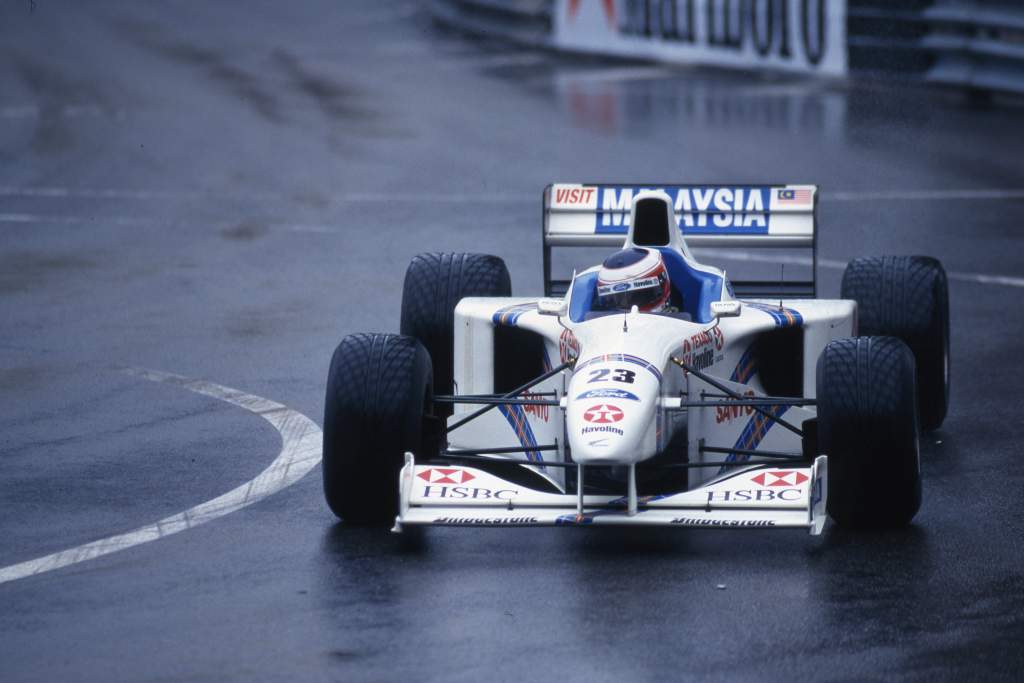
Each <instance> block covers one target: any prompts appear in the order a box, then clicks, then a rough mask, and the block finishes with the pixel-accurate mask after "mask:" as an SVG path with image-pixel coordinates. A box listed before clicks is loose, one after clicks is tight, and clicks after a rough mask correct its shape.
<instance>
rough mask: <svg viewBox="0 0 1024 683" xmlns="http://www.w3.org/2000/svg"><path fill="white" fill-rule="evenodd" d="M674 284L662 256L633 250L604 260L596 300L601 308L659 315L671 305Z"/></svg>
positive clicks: (624, 250)
mask: <svg viewBox="0 0 1024 683" xmlns="http://www.w3.org/2000/svg"><path fill="white" fill-rule="evenodd" d="M671 293H672V285H671V283H670V282H669V279H668V271H667V270H666V269H665V261H664V260H663V259H662V257H661V253H660V252H658V251H656V250H654V249H645V248H643V247H631V248H629V249H623V250H622V251H618V252H615V253H614V254H612V255H611V256H609V257H608V258H606V259H605V260H604V263H603V264H601V270H600V272H599V273H598V274H597V297H598V302H599V305H600V307H601V308H603V309H620V310H623V311H628V310H630V309H631V308H632V307H633V306H636V307H637V308H638V309H639V310H641V311H643V312H645V313H657V312H659V311H661V310H663V309H664V308H665V306H666V304H668V300H669V296H670V294H671Z"/></svg>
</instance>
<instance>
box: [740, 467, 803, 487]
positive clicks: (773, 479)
mask: <svg viewBox="0 0 1024 683" xmlns="http://www.w3.org/2000/svg"><path fill="white" fill-rule="evenodd" d="M807 479H808V476H807V475H806V474H804V473H803V472H797V471H796V470H788V471H781V472H770V471H769V472H761V473H760V474H758V475H756V476H754V477H751V481H753V482H754V483H755V484H758V485H760V486H780V487H781V486H789V487H792V486H799V485H800V484H802V483H804V482H805V481H807Z"/></svg>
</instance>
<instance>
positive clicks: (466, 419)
mask: <svg viewBox="0 0 1024 683" xmlns="http://www.w3.org/2000/svg"><path fill="white" fill-rule="evenodd" d="M575 362H576V359H573V360H570V361H568V362H565V363H562V364H561V365H559V366H557V367H554V368H551V369H550V370H548V371H547V372H545V373H544V374H543V375H541V376H540V377H538V378H536V379H532V380H530V381H529V382H527V383H526V384H524V385H522V386H521V387H517V388H515V389H513V390H512V391H510V392H508V393H507V394H505V395H504V396H502V398H515V397H516V396H517V395H519V394H521V393H523V392H524V391H526V390H527V389H529V388H530V387H532V386H535V385H537V384H540V383H541V382H543V381H544V380H546V379H548V378H549V377H554V376H555V375H557V374H558V373H560V372H561V371H562V370H566V369H568V368H571V367H572V366H573V364H574V363H575ZM496 405H499V404H497V403H492V404H489V405H485V406H484V407H483V408H481V409H480V410H475V411H473V412H472V413H470V414H469V415H467V416H466V417H464V418H462V419H461V420H459V421H457V422H456V423H455V424H453V425H451V426H450V427H448V430H447V431H449V432H451V431H454V430H456V429H458V428H459V427H461V426H462V425H464V424H466V423H467V422H469V421H471V420H474V419H476V418H478V417H480V416H481V415H483V414H484V413H486V412H487V411H488V410H491V409H492V408H494V407H495V406H496Z"/></svg>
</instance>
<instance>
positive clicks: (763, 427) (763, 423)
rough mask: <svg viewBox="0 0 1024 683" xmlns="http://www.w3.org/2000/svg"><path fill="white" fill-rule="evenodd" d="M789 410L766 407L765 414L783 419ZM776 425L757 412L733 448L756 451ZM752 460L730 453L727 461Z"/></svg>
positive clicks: (725, 469)
mask: <svg viewBox="0 0 1024 683" xmlns="http://www.w3.org/2000/svg"><path fill="white" fill-rule="evenodd" d="M787 410H789V406H766V407H765V408H764V412H766V413H768V414H769V415H771V416H772V417H776V418H779V417H782V416H783V414H785V412H786V411H787ZM774 424H775V420H773V419H771V418H769V417H767V416H766V415H763V414H762V413H759V412H755V413H754V414H753V416H751V418H750V420H749V421H748V422H747V426H746V427H744V428H743V432H742V433H741V434H740V438H738V439H737V440H736V444H735V445H734V446H733V448H738V449H740V450H744V451H752V450H756V449H757V447H758V446H760V445H761V441H762V440H764V437H765V436H766V435H767V434H768V430H769V429H771V428H772V425H774ZM748 460H750V456H749V455H746V454H738V453H730V454H729V455H728V457H727V458H726V459H725V461H726V462H746V461H748ZM728 469H729V468H728V467H721V468H719V470H718V473H719V474H724V473H725V472H726V471H728Z"/></svg>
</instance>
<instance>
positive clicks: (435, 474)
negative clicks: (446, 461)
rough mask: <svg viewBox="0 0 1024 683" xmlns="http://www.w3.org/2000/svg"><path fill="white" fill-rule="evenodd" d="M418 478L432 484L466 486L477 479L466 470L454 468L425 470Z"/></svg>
mask: <svg viewBox="0 0 1024 683" xmlns="http://www.w3.org/2000/svg"><path fill="white" fill-rule="evenodd" d="M416 476H417V477H419V478H420V479H422V480H423V481H426V482H429V483H431V484H465V483H466V482H467V481H472V480H473V479H476V477H474V476H473V475H472V474H470V473H469V472H467V471H466V470H461V469H457V468H454V467H451V468H447V467H444V468H442V467H432V468H430V469H428V470H423V471H422V472H420V473H419V474H417V475H416Z"/></svg>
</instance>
